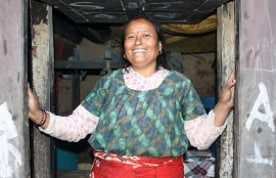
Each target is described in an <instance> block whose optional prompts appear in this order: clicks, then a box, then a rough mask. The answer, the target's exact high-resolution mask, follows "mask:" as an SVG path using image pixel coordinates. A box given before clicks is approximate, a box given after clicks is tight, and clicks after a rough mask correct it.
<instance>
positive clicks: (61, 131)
mask: <svg viewBox="0 0 276 178" xmlns="http://www.w3.org/2000/svg"><path fill="white" fill-rule="evenodd" d="M48 113H49V114H50V121H49V125H48V127H47V128H46V129H42V128H39V129H40V130H41V131H42V132H44V133H47V134H49V135H51V136H53V137H55V138H57V139H60V140H66V141H69V142H78V141H79V140H81V139H83V138H85V137H86V136H87V135H88V134H90V133H92V132H93V131H94V130H95V128H96V126H97V124H98V120H99V118H98V117H97V116H95V115H93V114H91V113H90V112H89V111H87V110H86V109H85V108H84V107H83V106H82V105H79V106H78V107H77V108H76V109H75V110H74V111H73V113H72V114H71V115H69V116H66V117H64V116H57V115H55V114H53V113H50V112H48Z"/></svg>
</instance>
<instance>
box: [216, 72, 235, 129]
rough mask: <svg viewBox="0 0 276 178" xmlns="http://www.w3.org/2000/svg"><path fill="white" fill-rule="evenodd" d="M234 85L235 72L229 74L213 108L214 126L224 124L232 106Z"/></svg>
mask: <svg viewBox="0 0 276 178" xmlns="http://www.w3.org/2000/svg"><path fill="white" fill-rule="evenodd" d="M235 85H236V79H235V71H233V72H232V73H231V74H230V76H229V78H228V80H227V82H226V83H225V85H224V87H223V88H222V90H221V94H220V96H219V100H218V103H217V104H216V106H215V108H214V113H215V115H216V118H215V123H214V124H215V126H218V127H220V126H222V125H223V124H224V123H225V121H226V118H227V116H228V114H229V112H230V110H231V109H232V108H233V106H234V97H235Z"/></svg>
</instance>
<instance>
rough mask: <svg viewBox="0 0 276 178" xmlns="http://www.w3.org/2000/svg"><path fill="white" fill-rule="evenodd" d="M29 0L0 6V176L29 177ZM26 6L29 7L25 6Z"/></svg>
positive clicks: (4, 2)
mask: <svg viewBox="0 0 276 178" xmlns="http://www.w3.org/2000/svg"><path fill="white" fill-rule="evenodd" d="M25 4H26V1H1V3H0V80H1V82H0V90H1V91H0V177H1V178H22V177H24V178H25V177H29V176H30V171H29V164H28V163H29V159H28V157H29V156H28V153H27V152H28V151H27V150H28V148H29V147H28V145H29V144H28V140H27V139H26V138H27V135H28V130H29V129H28V128H27V127H28V120H27V118H26V112H24V111H26V107H25V106H24V103H25V97H24V96H25V92H24V91H26V88H24V86H25V87H26V85H27V84H26V73H25V67H26V64H25V63H26V59H27V58H26V56H27V55H26V52H25V41H26V40H25V39H24V38H25V34H26V30H25V29H26V26H25V23H24V19H26V18H27V16H26V12H25V6H24V5H25ZM26 7H27V6H26Z"/></svg>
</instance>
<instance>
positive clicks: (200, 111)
mask: <svg viewBox="0 0 276 178" xmlns="http://www.w3.org/2000/svg"><path fill="white" fill-rule="evenodd" d="M122 37H123V40H122V54H123V56H124V60H125V66H124V68H122V69H117V70H114V71H111V72H110V73H108V74H107V75H105V76H102V77H101V78H100V79H99V80H98V81H97V83H96V85H95V86H94V88H93V89H92V90H91V91H90V93H89V94H88V96H87V97H86V98H85V99H84V100H83V101H82V102H81V103H80V105H79V106H77V107H76V109H75V110H74V111H73V112H72V114H71V115H68V116H58V115H55V114H54V113H50V112H47V114H46V117H45V114H43V113H44V112H43V110H42V109H41V108H40V107H39V104H38V103H39V102H38V99H37V98H36V97H35V96H34V95H33V93H32V91H31V90H30V89H29V90H28V94H29V117H30V119H31V120H32V121H33V122H34V123H36V124H39V123H41V119H44V120H45V122H44V121H43V124H42V125H39V127H40V130H41V131H43V132H45V133H47V134H50V135H51V136H53V137H56V138H58V139H61V140H66V141H69V142H78V141H79V140H81V139H83V138H85V137H86V136H87V135H89V134H91V135H90V138H89V139H88V142H89V144H90V145H91V147H92V148H93V155H94V163H93V166H92V170H91V174H90V177H91V178H102V177H105V178H122V177H128V178H135V177H156V178H183V177H184V167H183V155H184V153H185V152H186V151H187V149H188V147H189V144H191V145H192V146H194V147H196V148H198V149H206V148H208V147H209V146H210V145H211V144H212V143H213V142H214V140H216V139H217V137H218V136H219V135H220V134H221V133H222V131H223V130H224V128H225V126H226V117H227V115H228V113H229V111H230V110H231V108H232V107H233V102H234V95H233V92H234V86H235V80H234V75H231V76H230V78H229V80H228V81H227V83H226V84H225V86H224V87H223V89H222V92H221V96H220V98H219V100H218V103H217V105H216V106H215V107H214V108H213V109H212V110H211V111H210V112H209V113H208V114H207V113H206V111H205V109H204V106H203V104H202V103H201V101H200V98H199V96H198V94H197V92H196V91H195V89H194V87H193V85H192V83H191V81H190V79H188V78H187V77H186V76H185V75H184V74H182V73H179V72H177V71H174V70H171V69H170V66H169V65H168V62H167V56H166V50H165V49H164V47H165V46H166V45H165V42H164V38H163V34H162V32H161V29H160V26H159V24H157V23H155V22H154V21H152V20H150V19H148V18H146V17H144V16H139V17H136V18H133V19H131V20H130V21H129V22H128V23H127V24H126V25H125V26H124V28H123V35H122Z"/></svg>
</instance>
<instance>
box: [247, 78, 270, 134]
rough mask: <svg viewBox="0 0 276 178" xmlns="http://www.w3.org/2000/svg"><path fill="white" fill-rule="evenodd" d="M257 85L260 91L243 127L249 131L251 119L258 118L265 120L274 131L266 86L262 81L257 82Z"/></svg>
mask: <svg viewBox="0 0 276 178" xmlns="http://www.w3.org/2000/svg"><path fill="white" fill-rule="evenodd" d="M258 87H259V90H260V93H259V95H258V97H257V99H256V101H255V103H254V105H253V108H252V110H251V111H250V114H249V117H248V119H247V121H246V124H245V127H246V129H247V130H248V131H249V130H250V129H251V127H252V123H253V121H254V120H260V121H262V122H266V123H267V125H268V127H269V128H270V129H271V130H272V132H275V126H274V122H273V113H272V111H271V108H270V101H269V98H268V93H267V90H266V87H265V85H264V84H263V83H262V82H261V83H259V84H258ZM261 106H263V109H260V107H261Z"/></svg>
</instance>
